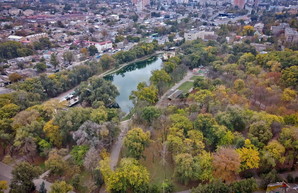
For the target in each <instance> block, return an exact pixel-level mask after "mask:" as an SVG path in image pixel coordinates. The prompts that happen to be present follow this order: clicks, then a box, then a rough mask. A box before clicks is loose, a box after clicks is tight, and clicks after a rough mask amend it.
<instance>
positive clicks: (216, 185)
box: [191, 181, 230, 193]
mask: <svg viewBox="0 0 298 193" xmlns="http://www.w3.org/2000/svg"><path fill="white" fill-rule="evenodd" d="M191 192H192V193H207V192H208V193H219V192H220V193H230V190H229V187H228V186H227V185H226V184H225V183H223V182H221V181H215V182H212V183H209V184H204V185H203V184H200V185H199V186H198V187H196V188H194V189H193V190H192V191H191Z"/></svg>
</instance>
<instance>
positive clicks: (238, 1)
mask: <svg viewBox="0 0 298 193" xmlns="http://www.w3.org/2000/svg"><path fill="white" fill-rule="evenodd" d="M245 3H246V0H233V5H234V6H235V7H236V6H237V7H239V8H240V9H243V8H244V5H245Z"/></svg>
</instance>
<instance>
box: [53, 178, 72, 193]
mask: <svg viewBox="0 0 298 193" xmlns="http://www.w3.org/2000/svg"><path fill="white" fill-rule="evenodd" d="M72 190H73V187H72V186H71V185H69V184H67V183H66V182H65V181H56V182H55V183H53V184H52V186H51V191H50V192H49V193H68V192H69V191H72Z"/></svg>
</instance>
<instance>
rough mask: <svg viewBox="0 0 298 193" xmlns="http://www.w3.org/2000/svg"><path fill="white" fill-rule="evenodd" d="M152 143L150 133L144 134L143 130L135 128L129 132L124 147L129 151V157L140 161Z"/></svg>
mask: <svg viewBox="0 0 298 193" xmlns="http://www.w3.org/2000/svg"><path fill="white" fill-rule="evenodd" d="M149 141H150V133H149V132H144V131H143V130H142V129H141V128H133V129H132V130H130V131H128V133H127V135H126V137H125V139H124V145H125V147H126V149H127V151H128V155H129V156H131V157H133V158H136V159H140V158H141V157H142V153H143V151H144V150H145V147H146V146H148V144H149Z"/></svg>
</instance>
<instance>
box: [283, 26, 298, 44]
mask: <svg viewBox="0 0 298 193" xmlns="http://www.w3.org/2000/svg"><path fill="white" fill-rule="evenodd" d="M285 38H286V41H287V42H290V43H294V42H298V32H297V30H295V29H293V28H290V27H288V28H286V29H285Z"/></svg>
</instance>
